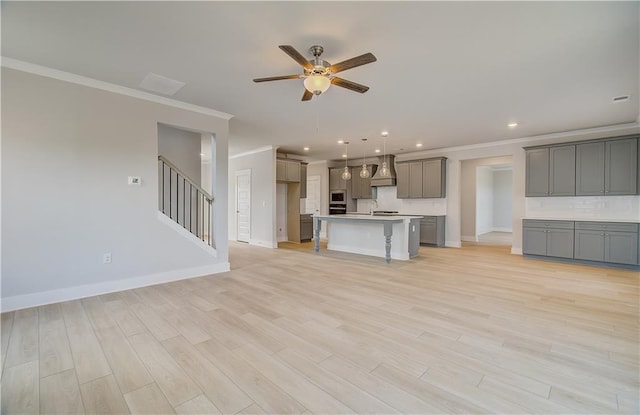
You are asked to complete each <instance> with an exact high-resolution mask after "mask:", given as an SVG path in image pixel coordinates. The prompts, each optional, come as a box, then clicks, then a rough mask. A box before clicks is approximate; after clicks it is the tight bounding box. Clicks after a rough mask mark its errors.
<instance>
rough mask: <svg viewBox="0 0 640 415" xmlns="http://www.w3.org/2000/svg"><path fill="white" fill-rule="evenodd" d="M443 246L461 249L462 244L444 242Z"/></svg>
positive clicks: (458, 242)
mask: <svg viewBox="0 0 640 415" xmlns="http://www.w3.org/2000/svg"><path fill="white" fill-rule="evenodd" d="M444 246H446V247H449V248H462V243H461V242H460V241H445V242H444Z"/></svg>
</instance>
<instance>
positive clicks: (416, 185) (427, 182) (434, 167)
mask: <svg viewBox="0 0 640 415" xmlns="http://www.w3.org/2000/svg"><path fill="white" fill-rule="evenodd" d="M446 161H447V159H446V158H444V157H439V158H435V159H426V160H415V161H404V162H399V163H396V174H397V186H398V187H397V197H398V199H420V198H440V197H445V196H446V187H447V186H446Z"/></svg>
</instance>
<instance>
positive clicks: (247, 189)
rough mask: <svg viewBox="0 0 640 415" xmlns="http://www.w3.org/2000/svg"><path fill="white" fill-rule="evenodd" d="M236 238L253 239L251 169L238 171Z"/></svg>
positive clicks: (241, 240)
mask: <svg viewBox="0 0 640 415" xmlns="http://www.w3.org/2000/svg"><path fill="white" fill-rule="evenodd" d="M236 226H237V229H236V231H237V233H236V235H237V236H236V240H237V241H239V242H249V240H250V239H251V169H245V170H238V171H237V172H236Z"/></svg>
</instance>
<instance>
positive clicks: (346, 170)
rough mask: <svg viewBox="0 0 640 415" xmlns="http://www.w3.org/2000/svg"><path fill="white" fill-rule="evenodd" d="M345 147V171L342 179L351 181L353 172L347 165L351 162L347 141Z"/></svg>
mask: <svg viewBox="0 0 640 415" xmlns="http://www.w3.org/2000/svg"><path fill="white" fill-rule="evenodd" d="M344 146H345V151H344V154H345V160H344V171H343V172H342V176H341V177H342V180H351V172H350V171H349V166H348V165H347V163H348V162H349V142H348V141H345V142H344Z"/></svg>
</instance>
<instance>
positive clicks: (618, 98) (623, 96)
mask: <svg viewBox="0 0 640 415" xmlns="http://www.w3.org/2000/svg"><path fill="white" fill-rule="evenodd" d="M628 99H629V95H620V96H619V97H613V102H624V101H626V100H628Z"/></svg>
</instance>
